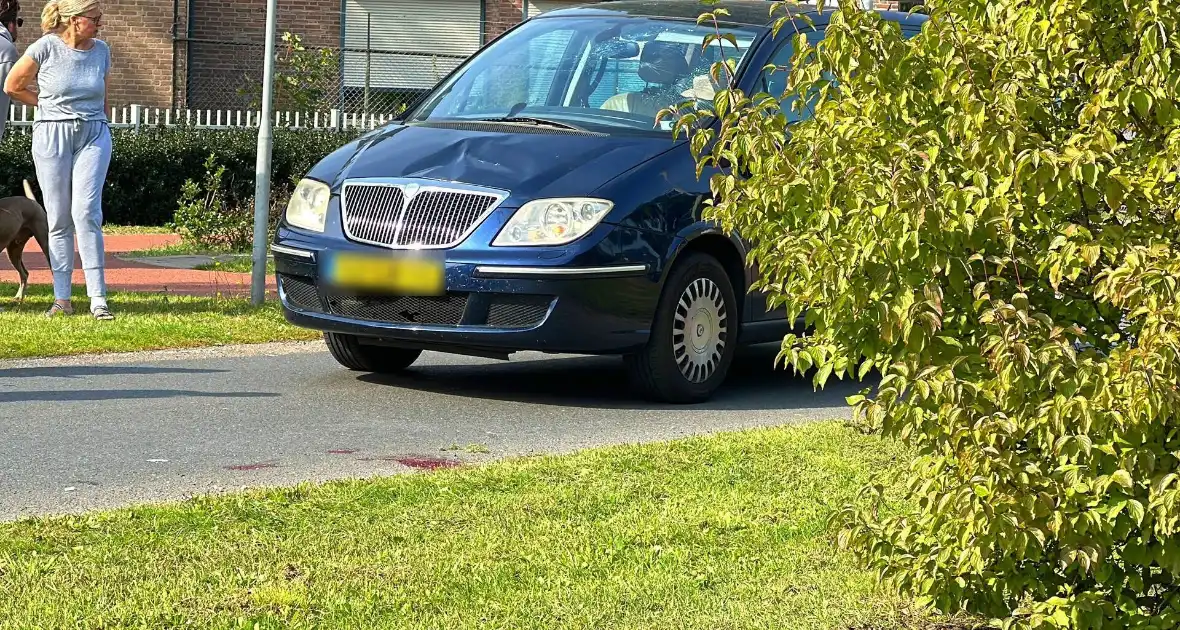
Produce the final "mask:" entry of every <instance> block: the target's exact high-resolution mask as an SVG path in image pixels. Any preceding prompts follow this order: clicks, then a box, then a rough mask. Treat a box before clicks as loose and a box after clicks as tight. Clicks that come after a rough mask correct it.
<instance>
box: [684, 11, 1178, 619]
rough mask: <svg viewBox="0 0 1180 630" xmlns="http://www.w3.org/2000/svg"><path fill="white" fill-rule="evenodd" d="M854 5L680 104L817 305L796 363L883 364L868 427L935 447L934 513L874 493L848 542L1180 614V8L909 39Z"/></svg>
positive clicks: (803, 301) (849, 518) (728, 221)
mask: <svg viewBox="0 0 1180 630" xmlns="http://www.w3.org/2000/svg"><path fill="white" fill-rule="evenodd" d="M778 4H780V3H776V5H778ZM856 5H857V3H856V2H844V3H842V6H841V9H840V10H838V11H835V12H834V13H831V14H830V20H831V21H830V25H829V26H828V27H827V35H826V38H825V39H824V41H823V43H822V44H820V45H819V46H818V48H817V47H814V46H810V47H809V46H808V44H807V42H806V41H805V39H804V38H802V37H798V38H796V40H795V41H796V46H797V49H796V53H795V57H794V59H793V64H792V67H791V68H788V69H784V70H783V72H788V73H789V76H788V81H787V94H785V95H766V94H755V95H744V94H741V93H739V92H738V91H736V90H725V91H722V92H720V93H719V94H718V96H717V98H716V99H715V101H714V102H713V103H712V104H711V106H709V107H706V108H705V109H702V110H691V109H690V110H688V111H687V112H684V111H683V110H682V114H683V115H682V117H681V118H680V120H679V121H678V123H677V129H678V131H680V132H683V133H687V134H689V135H690V136H691V138H692V146H693V148H694V151H695V152H696V154H697V156H698V164H699V166H700V168H701V169H702V172H704V171H705V170H708V173H709V174H710V177H711V187H712V189H713V191H714V193H715V196H716V200H715V203H714V204H713V205H712V206H710V207H709V208H708V209H707V212H706V216H707V217H709V218H710V219H713V220H717V221H719V222H721V223H722V224H723V225H724V226H725V227H727V228H730V229H735V230H738V231H739V232H740V233H741V234H742V235H743V236H744V237H745V238H746V239H748V240H749V241H750V243H751V245H752V250H751V254H750V262H751V263H756V264H757V265H758V266H759V268H760V270H761V278H760V280H759V288H761V289H765V290H767V291H768V292H769V293H770V294H771V296H772V303H773V304H775V305H779V304H783V305H786V306H787V307H788V310H789V311H790V314H789V317H791V318H793V317H795V315H796V314H797V313H800V312H805V313H806V317H807V320H808V322H809V323H810V325H811V326H812V327H813V329H812V332H811V333H810V334H808V335H805V336H799V337H796V336H793V335H792V336H789V337H787V338H786V339H785V340H784V343H783V349H782V353H781V357H782V359H783V360H784V361H785V362H786V363H788V364H790V365H791V366H793V367H794V368H795V369H797V370H801V371H808V370H815V374H814V379H815V382H816V384H817V385H819V386H822V385H823V384H824V383H825V382H826V381H827V380H828V379H829V378H830V377H831V376H832V375H835V376H837V377H840V378H843V377H845V376H846V375H848V376H849V377H852V376H855V377H857V378H861V379H863V378H864V377H866V376H867V375H868V373H869V372H871V371H873V370H877V371H878V372H879V373H880V374H881V376H882V378H881V381H880V383H879V386H878V387H877V388H876V390H875V391H873V390H872V389H868V390H865V392H864V394H863V395H860V396H856V397H853V399H851V400H850V402H852V403H853V405H854V411H855V419H856V422H858V423H859V424H861V425H862V426H863V427H865V428H866V429H868V430H872V431H880V432H881V433H882V434H883V435H885V436H889V437H891V438H898V439H901V440H904V441H905V442H907V443H910V444H912V445H914V446H916V447H917V450H918V453H919V456H918V457H917V458H916V459H915V460H914V461H913V462H912V466H911V469H910V471H909V474H908V475H907V478H908V481H909V484H908V494H907V496H906V497H902V498H904V499H908V501H903V502H901V503H900V505H911V506H914V507H913V508H912V509H902V513H900V514H892V515H891V514H889V513H887V512H885V511H878V509H879V508H880V507H881V506H882V505H883V503H882V501H883V498H882V497H881V496H880V491H879V488H880V487H883V486H880V485H874V486H873V487H871V488H867V489H866V501H865V502H863V503H861V504H858V505H856V506H850V507H849V508H848V509H847V510H845V511H844V512H843V513H842V514H841V515H839V519H838V522H839V523H842V524H843V525H844V530H843V532H842V535H841V538H842V540H843V541H844V543H845V544H847V545H849V546H850V547H851V548H852V549H854V550H855V551H857V552H858V553H859V554H860V555H861V557H862V558H864V559H865V560H866V561H868V562H871V563H872V564H873V565H874V566H875V567H877V568H878V569H879V570H880V571H881V573H882V575H883V576H884V577H886V578H888V580H889V581H890V583H892V584H893V585H895V586H896V587H898V588H900V589H901V590H902V591H903V592H904V593H907V594H909V595H912V596H915V597H917V598H918V599H919V601H924V602H928V603H930V604H932V605H934V606H935V607H937V608H938V609H940V610H942V611H947V612H950V611H962V610H965V611H968V612H970V613H975V614H978V615H982V616H985V617H987V618H990V619H993V620H997V621H999V622H1000V624H999V625H1001V626H1005V627H1031V628H1067V627H1068V628H1098V627H1102V628H1142V629H1146V628H1164V627H1176V626H1178V625H1180V535H1178V534H1180V469H1178V468H1180V386H1178V376H1180V299H1178V298H1180V296H1178V295H1177V293H1178V292H1180V243H1178V237H1180V190H1178V188H1177V178H1178V172H1177V171H1178V170H1180V109H1178V108H1180V3H1177V2H1118V1H1110V0H1052V1H1049V0H929V1H928V2H927V3H926V13H928V14H929V15H930V17H931V19H930V21H929V22H928V23H927V24H926V25H925V28H924V30H923V33H922V34H921V35H919V36H917V37H915V38H913V39H910V40H905V39H903V37H902V35H901V33H900V30H899V29H898V28H897V26H896V25H895V24H890V23H886V22H884V21H882V19H881V16H880V15H878V14H876V13H873V12H866V11H863V10H861V9H858V8H857V7H856ZM715 17H719V15H717V14H706V15H704V16H702V18H703V20H704V21H706V22H708V21H710V20H712V19H713V18H715ZM796 23H797V22H796ZM784 24H785V25H784V28H794V26H793V24H792V23H784ZM718 71H719V74H718V76H719V77H720V76H721V75H722V74H723V73H724V72H725V70H724V69H723V68H718ZM833 80H834V81H833ZM780 96H793V97H795V99H794V100H793V101H792V102H793V104H794V105H793V107H798V108H799V110H798V111H800V112H802V113H804V114H805V120H804V121H803V122H799V123H797V124H791V125H789V126H788V122H787V117H786V116H785V114H784V112H783V111H782V107H780V101H779V99H778V97H780ZM804 96H806V98H801V97H804ZM808 104H810V109H807V107H808ZM712 114H717V115H718V116H719V119H720V124H719V125H718V126H717V127H714V128H711V129H710V128H708V126H706V125H697V124H696V123H697V122H700V121H702V120H704V117H707V116H710V115H712ZM891 505H897V504H891Z"/></svg>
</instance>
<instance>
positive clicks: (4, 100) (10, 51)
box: [0, 26, 20, 140]
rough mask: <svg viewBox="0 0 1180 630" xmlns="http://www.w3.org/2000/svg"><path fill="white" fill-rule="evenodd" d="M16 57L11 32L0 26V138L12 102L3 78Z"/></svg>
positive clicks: (18, 56)
mask: <svg viewBox="0 0 1180 630" xmlns="http://www.w3.org/2000/svg"><path fill="white" fill-rule="evenodd" d="M18 59H20V55H18V54H17V52H16V45H14V44H13V43H12V34H11V33H9V32H8V29H6V28H4V27H3V26H0V140H3V139H4V128H5V127H7V126H8V107H9V105H11V104H12V103H10V102H9V101H10V99H9V97H8V95H7V94H5V93H4V90H3V86H4V80H5V79H7V78H8V73H9V72H10V71H11V70H12V66H13V65H15V64H16V62H17V60H18Z"/></svg>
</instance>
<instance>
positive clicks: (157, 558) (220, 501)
mask: <svg viewBox="0 0 1180 630" xmlns="http://www.w3.org/2000/svg"><path fill="white" fill-rule="evenodd" d="M901 454H902V451H901V449H900V448H899V447H897V446H895V445H891V444H889V443H883V442H881V441H879V440H878V439H877V438H871V437H864V436H860V435H858V434H856V433H855V432H853V431H851V430H849V429H847V428H845V427H844V426H842V424H840V423H837V422H829V423H822V424H816V425H808V426H798V427H790V428H776V429H767V430H755V431H749V432H743V433H735V434H726V435H721V436H712V437H704V438H691V439H685V440H680V441H675V442H671V443H662V444H655V445H644V446H624V447H614V448H607V449H601V450H592V451H585V452H581V453H578V454H575V455H570V456H562V457H536V458H521V459H515V460H506V461H502V462H498V463H492V464H487V465H483V466H478V467H470V468H450V469H446V468H443V469H439V470H436V471H434V472H430V473H417V474H411V475H402V476H393V477H387V478H382V479H378V480H370V481H346V482H333V483H329V484H325V485H320V486H315V485H310V484H308V485H303V486H300V487H297V488H291V489H280V490H269V491H254V492H250V493H245V494H239V495H228V496H222V497H202V498H197V499H193V500H190V501H187V502H184V503H178V504H171V505H165V506H156V507H147V506H144V507H135V508H129V509H125V510H119V511H112V512H104V513H95V514H91V515H84V516H69V517H57V518H52V519H29V520H24V521H19V522H16V523H8V524H3V525H0V593H4V594H5V595H4V597H0V628H16V627H31V626H36V627H65V626H70V627H74V626H76V625H79V624H80V625H81V626H86V627H99V626H101V627H104V628H112V627H131V626H135V627H179V626H182V625H184V626H189V625H191V626H195V627H202V628H279V627H282V628H308V627H313V626H314V627H326V628H327V627H330V628H448V629H449V628H476V627H479V628H544V629H551V628H668V629H675V630H685V629H688V628H702V629H705V628H707V629H710V630H712V629H716V628H758V629H762V628H790V629H792V630H803V629H810V628H825V629H841V630H847V629H849V628H857V629H862V630H866V629H870V628H871V629H886V628H922V627H930V626H927V625H925V621H926V620H924V619H923V618H921V617H919V616H917V615H915V614H913V613H911V612H910V611H909V609H908V607H907V606H906V605H905V604H904V603H902V602H900V601H898V600H897V599H895V598H894V597H892V596H890V595H888V594H885V593H880V592H877V590H876V589H875V586H876V583H877V581H876V579H875V578H874V575H872V574H871V573H868V572H865V571H861V570H858V569H857V568H856V567H855V565H854V564H853V563H852V562H851V560H850V559H849V557H848V556H846V555H844V554H842V553H838V552H836V551H835V547H834V545H833V540H834V536H833V534H832V532H830V531H829V530H828V529H827V526H826V518H827V516H828V514H829V512H830V510H831V509H833V508H836V507H838V506H839V505H840V504H842V503H843V502H845V501H846V500H849V499H850V498H851V497H853V495H854V493H855V492H856V490H857V488H858V487H859V486H860V484H861V483H863V482H864V481H865V480H866V479H868V476H869V474H870V471H875V470H885V469H889V468H891V467H895V466H898V465H899V463H898V462H899V460H898V457H899V455H901ZM256 624H257V625H256Z"/></svg>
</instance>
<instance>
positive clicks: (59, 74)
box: [25, 33, 111, 121]
mask: <svg viewBox="0 0 1180 630" xmlns="http://www.w3.org/2000/svg"><path fill="white" fill-rule="evenodd" d="M93 44H94V45H93V46H91V47H90V50H75V49H73V48H70V47H69V46H68V45H66V43H65V42H64V41H62V39H61V37H59V36H58V35H56V34H54V33H48V34H46V35H44V36H42V37H41V39H38V40H37V41H35V42H33V43H32V44H30V45H29V48H28V50H26V51H25V54H26V55H28V56H29V57H32V58H33V61H36V62H37V64H38V65H39V66H40V68H39V70H38V71H37V88H38V90H39V91H38V92H37V103H38V105H37V116H38V118H39V119H40V120H102V121H105V120H107V114H106V107H105V105H104V102H105V97H106V78H107V73H108V72H110V69H111V49H110V47H109V46H107V43H106V42H104V41H102V40H101V39H96V40H93Z"/></svg>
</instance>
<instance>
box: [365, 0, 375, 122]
mask: <svg viewBox="0 0 1180 630" xmlns="http://www.w3.org/2000/svg"><path fill="white" fill-rule="evenodd" d="M372 68H373V16H372V14H370V13H367V12H366V13H365V108H364V109H365V115H366V116H367V115H368V114H369V84H370V83H371V82H372V76H373V69H372Z"/></svg>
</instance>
